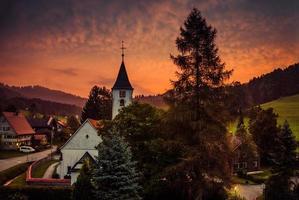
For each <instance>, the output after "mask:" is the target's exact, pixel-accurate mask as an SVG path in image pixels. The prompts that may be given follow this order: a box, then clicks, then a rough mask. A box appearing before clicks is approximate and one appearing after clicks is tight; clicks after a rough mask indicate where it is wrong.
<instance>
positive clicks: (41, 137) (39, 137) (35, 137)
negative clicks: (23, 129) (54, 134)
mask: <svg viewBox="0 0 299 200" xmlns="http://www.w3.org/2000/svg"><path fill="white" fill-rule="evenodd" d="M34 139H35V140H45V139H47V137H46V135H42V134H35V135H34Z"/></svg>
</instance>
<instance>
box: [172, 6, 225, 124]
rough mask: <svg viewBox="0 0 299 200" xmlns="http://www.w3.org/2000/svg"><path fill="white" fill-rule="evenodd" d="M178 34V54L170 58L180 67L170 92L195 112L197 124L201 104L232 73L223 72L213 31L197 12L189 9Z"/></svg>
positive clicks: (212, 94)
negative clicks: (189, 11)
mask: <svg viewBox="0 0 299 200" xmlns="http://www.w3.org/2000/svg"><path fill="white" fill-rule="evenodd" d="M180 31H181V33H180V36H179V37H178V38H177V39H176V46H177V49H178V52H179V54H178V55H177V56H173V55H171V58H172V60H173V61H174V64H175V65H177V66H178V68H179V71H178V72H177V76H178V80H177V81H174V82H173V86H174V91H173V92H174V93H175V94H174V97H175V100H176V101H177V102H181V103H182V102H184V104H186V103H187V104H189V106H190V107H191V109H192V111H193V112H194V113H193V116H194V117H193V119H195V120H196V121H197V120H198V119H199V118H200V112H201V109H202V107H203V106H202V104H203V103H206V102H211V101H213V98H214V97H215V98H217V97H218V96H217V95H215V94H216V92H217V91H218V90H216V88H218V89H219V88H220V87H221V86H222V85H223V81H224V80H226V79H227V78H229V76H230V74H231V71H226V70H225V69H224V68H225V65H224V63H222V62H221V59H220V57H219V55H218V48H217V47H216V44H215V39H216V29H214V28H213V27H211V26H210V25H208V24H207V22H206V20H205V19H204V18H203V17H202V16H201V13H200V11H199V10H198V9H196V8H194V9H193V10H192V12H191V13H190V14H189V16H188V18H187V20H186V21H185V22H184V26H183V27H181V29H180ZM205 106H206V105H205Z"/></svg>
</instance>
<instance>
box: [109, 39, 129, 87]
mask: <svg viewBox="0 0 299 200" xmlns="http://www.w3.org/2000/svg"><path fill="white" fill-rule="evenodd" d="M121 43H122V45H121V48H120V49H121V50H122V54H121V57H122V62H121V65H120V68H119V72H118V75H117V78H116V81H115V83H114V85H113V87H112V89H125V90H133V87H132V85H131V83H130V81H129V77H128V74H127V70H126V66H125V62H124V56H125V55H124V50H125V49H126V48H125V47H124V41H122V42H121Z"/></svg>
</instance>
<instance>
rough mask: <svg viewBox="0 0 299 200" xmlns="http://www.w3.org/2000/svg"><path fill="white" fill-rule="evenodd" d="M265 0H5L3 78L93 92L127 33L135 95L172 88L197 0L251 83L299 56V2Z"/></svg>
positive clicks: (239, 73)
mask: <svg viewBox="0 0 299 200" xmlns="http://www.w3.org/2000/svg"><path fill="white" fill-rule="evenodd" d="M83 2H84V3H83ZM85 2H86V3H85ZM263 2H264V3H263ZM263 2H261V1H258V0H254V1H252V0H246V1H237V0H229V1H220V0H219V1H218V0H210V1H192V0H190V1H182V0H177V1H170V0H167V1H158V0H155V1H148V0H141V1H133V0H124V1H97V0H89V1H79V0H73V1H67V0H53V1H52V0H51V1H48V0H28V1H10V0H7V1H6V0H4V1H1V3H0V11H1V16H0V48H1V49H0V82H4V83H6V84H9V85H18V86H19V85H22V86H23V85H42V86H45V87H48V88H52V89H58V90H63V91H66V92H70V93H73V94H77V95H80V96H83V97H86V96H87V95H88V93H89V91H90V89H91V87H92V86H93V85H95V84H97V85H100V86H102V85H104V86H106V87H108V88H111V87H112V85H113V83H114V80H115V78H116V75H117V72H118V69H119V66H120V62H121V50H120V46H121V41H122V40H124V41H125V46H126V51H125V63H126V68H127V71H128V74H129V77H130V80H131V83H132V85H133V87H134V88H135V91H134V92H135V94H157V93H162V92H165V91H166V90H167V89H168V88H170V79H174V78H175V76H174V74H175V71H176V69H177V68H176V66H175V65H174V64H173V63H172V61H171V60H170V54H171V53H176V47H175V39H176V37H177V36H178V34H179V28H180V26H181V25H182V23H183V21H184V20H185V18H186V16H187V15H188V13H189V12H190V10H191V9H192V8H193V7H197V8H198V9H199V10H201V12H202V15H203V16H204V17H205V18H206V20H207V22H208V23H209V24H211V25H212V26H213V27H215V28H216V29H217V31H218V32H217V45H218V48H219V51H220V55H221V58H222V60H223V61H224V62H225V63H226V66H227V68H228V69H234V73H233V75H232V78H231V81H240V82H246V81H248V80H250V79H251V78H253V77H254V76H259V75H261V74H263V73H266V72H270V71H272V70H273V69H274V68H277V67H287V66H288V65H290V64H293V63H296V62H298V61H299V12H298V9H299V2H298V1H295V0H294V1H292V0H290V1H273V2H272V3H270V4H269V2H268V3H266V2H267V1H263Z"/></svg>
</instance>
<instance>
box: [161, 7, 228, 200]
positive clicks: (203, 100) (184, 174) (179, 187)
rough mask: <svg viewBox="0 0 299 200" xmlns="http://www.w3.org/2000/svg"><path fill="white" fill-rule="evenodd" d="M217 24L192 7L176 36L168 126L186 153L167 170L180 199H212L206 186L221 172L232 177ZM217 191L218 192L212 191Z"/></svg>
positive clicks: (222, 176) (225, 74) (169, 183)
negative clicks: (174, 73) (175, 71)
mask: <svg viewBox="0 0 299 200" xmlns="http://www.w3.org/2000/svg"><path fill="white" fill-rule="evenodd" d="M215 38H216V30H215V29H214V28H213V27H211V26H210V25H208V24H207V22H206V20H205V19H204V18H203V17H202V16H201V13H200V11H199V10H198V9H193V10H192V11H191V13H190V14H189V16H188V17H187V19H186V21H185V22H184V25H183V27H181V29H180V35H179V36H178V38H177V40H176V45H177V49H178V55H176V56H173V55H172V56H171V58H172V59H173V61H174V63H175V64H176V65H177V66H178V69H179V70H178V72H177V77H178V80H177V81H173V82H172V84H173V89H172V90H171V91H170V92H169V93H168V97H167V100H168V102H169V103H170V110H169V112H168V113H167V119H166V120H165V121H166V123H167V126H168V129H169V130H168V132H169V133H171V134H172V135H171V136H170V137H171V138H175V139H176V140H177V141H180V142H181V143H182V144H183V149H184V152H185V153H184V155H183V158H182V159H181V161H180V162H179V163H178V164H176V165H175V166H173V167H171V170H168V172H165V176H164V177H166V181H165V185H167V186H168V188H170V190H169V191H171V192H170V193H172V194H173V195H174V194H176V199H203V198H205V199H208V198H207V196H208V194H205V192H207V191H212V190H213V189H211V190H207V186H208V185H209V184H211V185H213V184H212V183H211V182H213V180H214V179H213V180H212V179H208V178H206V177H217V179H219V180H221V182H222V184H226V183H228V181H229V174H230V173H229V171H230V167H229V159H230V158H229V147H228V143H227V139H226V127H225V124H224V122H225V121H226V120H227V118H226V117H225V115H226V110H225V108H224V101H223V99H224V97H225V95H224V92H225V91H224V86H225V84H224V81H225V80H226V79H228V78H229V76H230V74H231V71H226V70H225V65H224V63H222V62H221V60H220V57H219V55H218V49H217V47H216V44H215ZM210 195H213V194H210Z"/></svg>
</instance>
